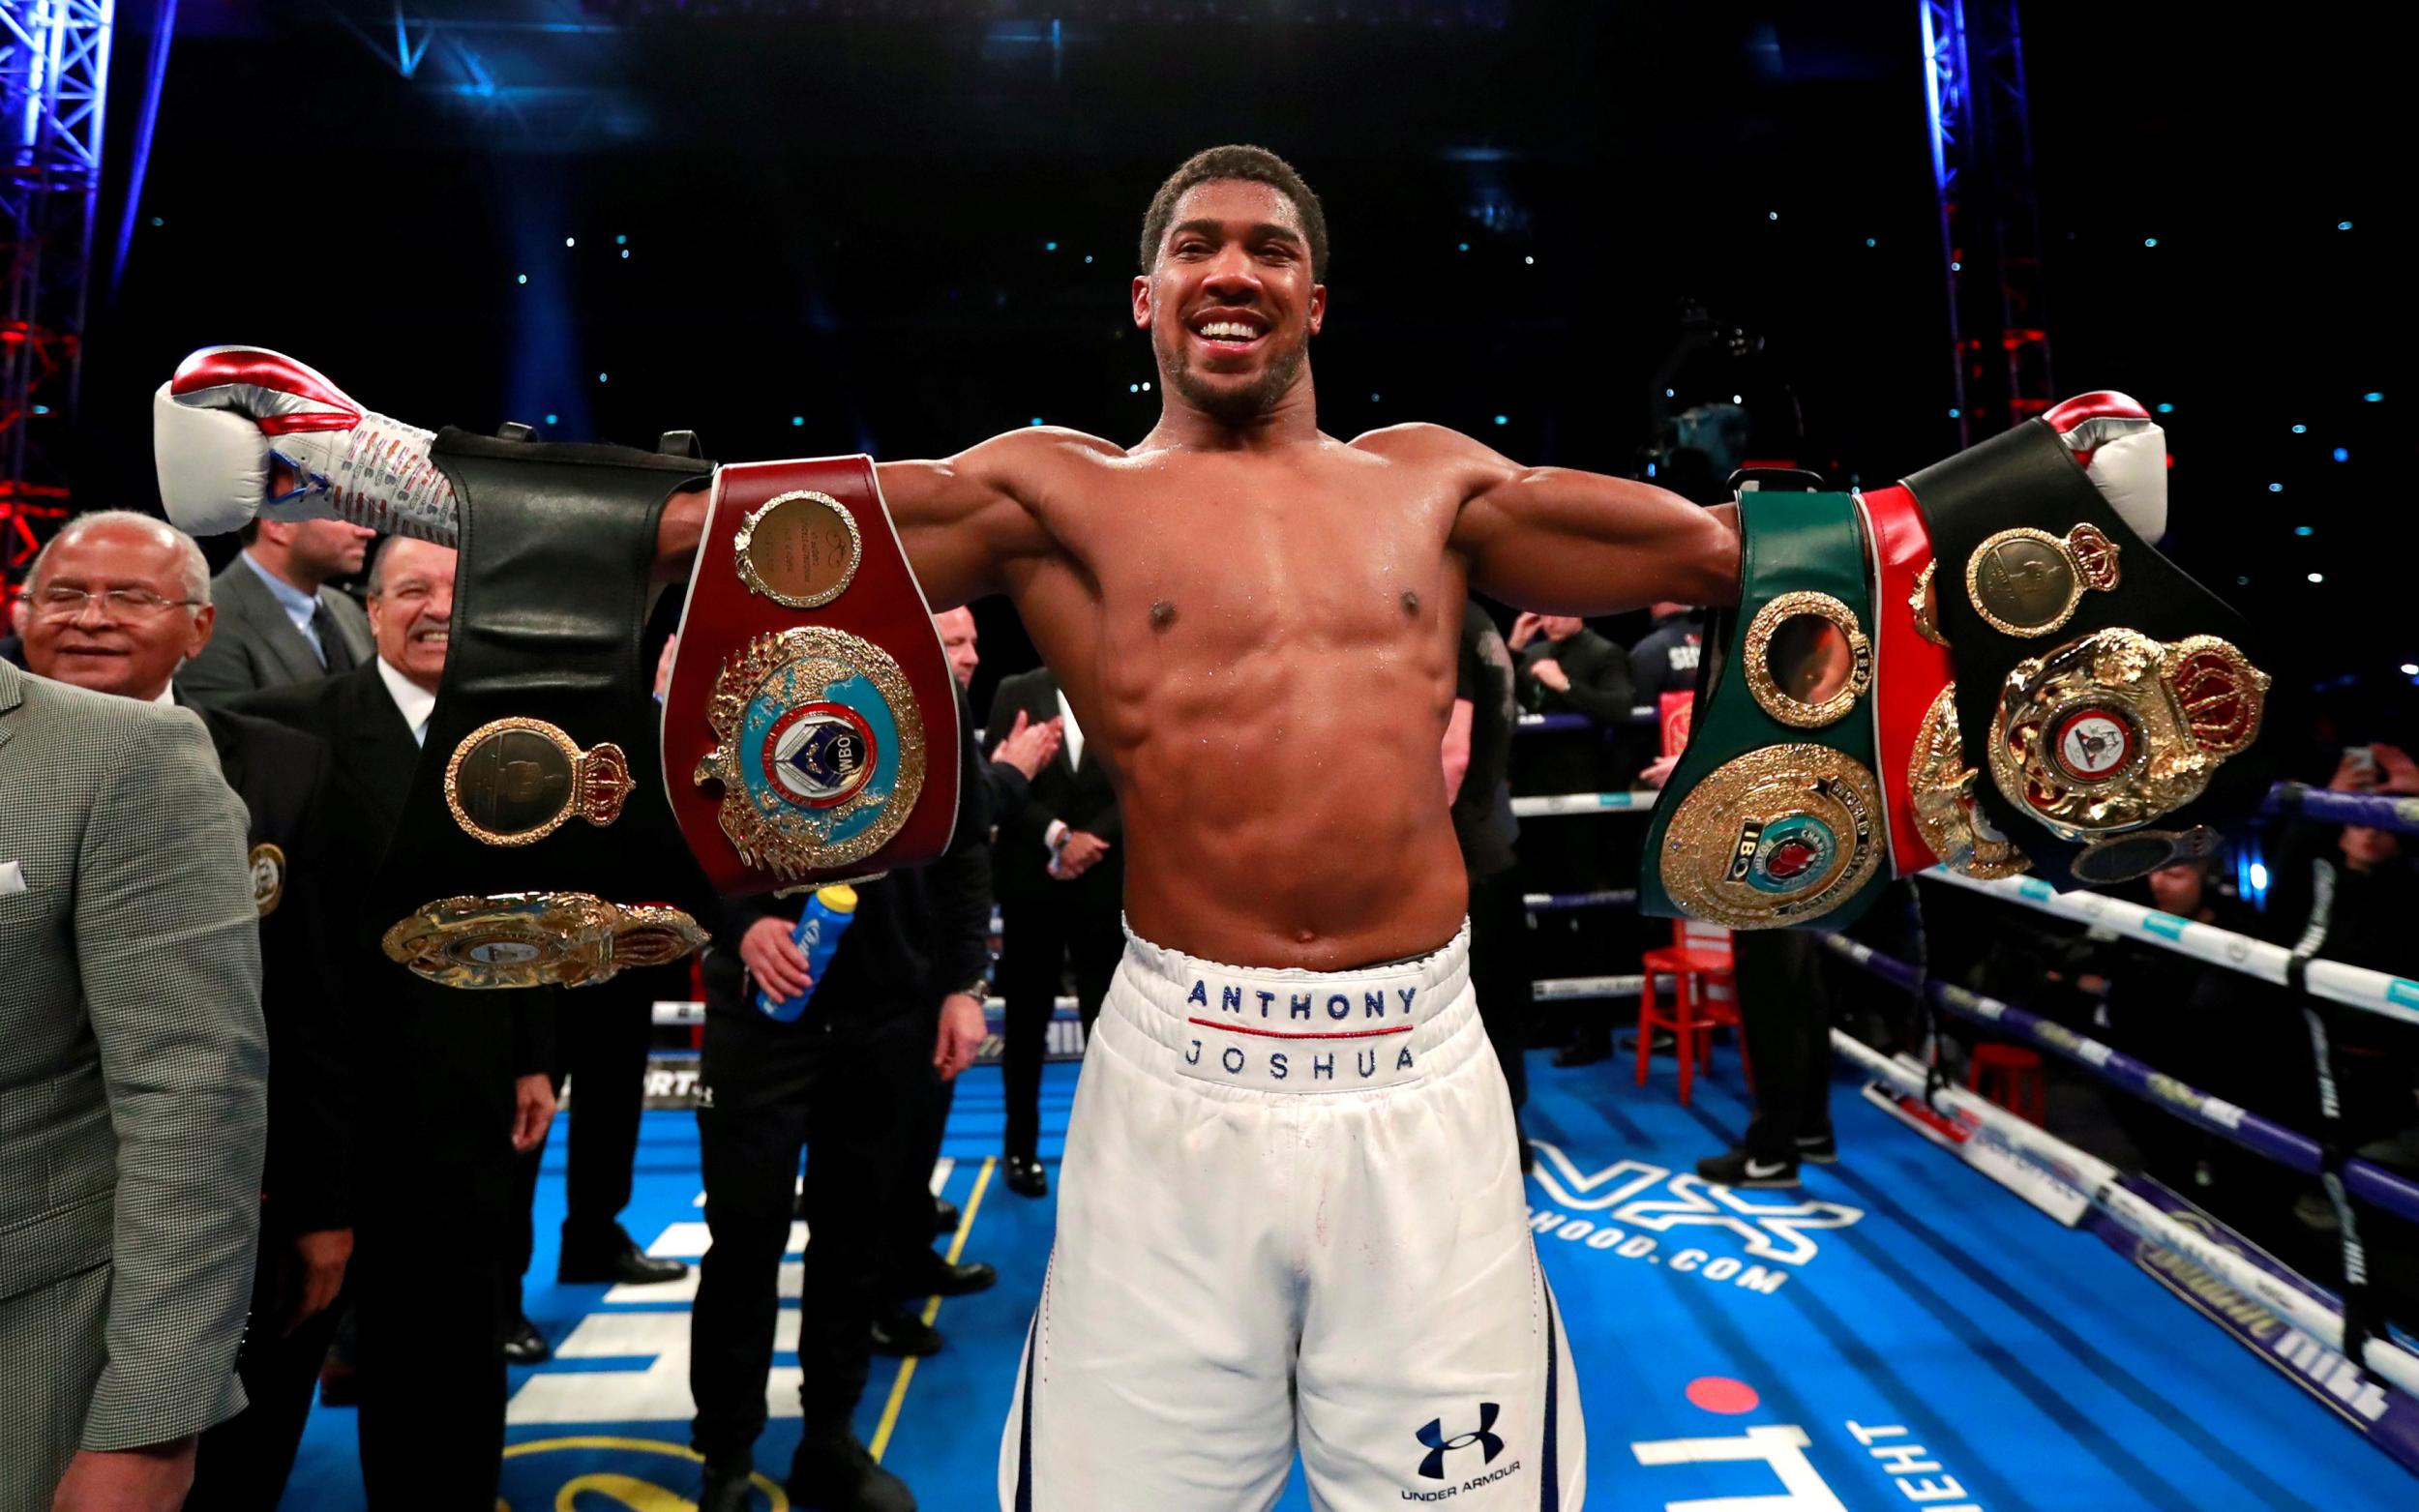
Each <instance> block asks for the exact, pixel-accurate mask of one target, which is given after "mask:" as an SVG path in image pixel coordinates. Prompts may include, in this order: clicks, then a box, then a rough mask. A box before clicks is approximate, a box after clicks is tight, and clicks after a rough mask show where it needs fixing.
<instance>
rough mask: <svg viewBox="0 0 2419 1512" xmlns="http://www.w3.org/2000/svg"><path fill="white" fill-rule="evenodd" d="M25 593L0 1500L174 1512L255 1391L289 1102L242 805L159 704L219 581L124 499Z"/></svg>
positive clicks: (8, 954) (5, 812)
mask: <svg viewBox="0 0 2419 1512" xmlns="http://www.w3.org/2000/svg"><path fill="white" fill-rule="evenodd" d="M29 588H30V592H29V593H28V595H27V599H26V603H27V607H28V612H27V613H26V615H25V616H24V629H25V650H26V654H27V659H28V661H29V662H30V663H31V664H32V666H33V667H34V668H35V669H36V670H37V671H39V672H41V673H43V674H44V675H41V676H31V675H28V674H27V673H25V672H22V671H19V670H17V669H16V668H15V667H13V666H9V665H6V664H0V792H5V793H7V794H8V799H7V802H6V804H5V805H0V983H6V984H7V988H6V990H5V991H0V1086H6V1087H8V1088H9V1093H8V1095H7V1096H6V1097H5V1098H0V1171H9V1172H11V1173H12V1179H10V1180H7V1181H0V1358H5V1359H7V1360H8V1361H9V1362H10V1365H11V1369H10V1372H9V1379H10V1386H9V1401H8V1407H7V1408H6V1410H4V1411H0V1506H8V1507H38V1506H48V1507H51V1508H53V1509H54V1512H75V1509H85V1508H91V1509H101V1508H107V1509H110V1512H150V1509H157V1512H171V1509H173V1508H176V1507H178V1506H181V1505H183V1504H184V1501H185V1495H186V1492H187V1490H188V1488H189V1487H190V1486H191V1485H192V1483H193V1478H194V1454H195V1446H196V1439H197V1438H198V1436H199V1435H200V1433H201V1431H202V1430H203V1429H206V1428H209V1427H211V1426H212V1425H213V1424H217V1423H220V1422H223V1421H224V1420H225V1419H227V1418H228V1417H231V1416H233V1415H234V1414H235V1413H236V1412H237V1411H239V1410H240V1409H241V1408H243V1406H244V1402H245V1397H244V1390H243V1388H242V1387H241V1386H240V1385H239V1384H238V1383H237V1380H236V1372H235V1362H236V1350H237V1345H238V1341H239V1340H240V1339H241V1338H242V1337H243V1333H244V1323H245V1316H246V1313H247V1301H248V1299H249V1298H250V1296H251V1295H252V1288H253V1271H254V1265H253V1260H254V1250H255V1245H256V1242H257V1235H258V1232H259V1224H260V1211H261V1208H260V1187H261V1151H262V1143H263V1131H264V1125H265V1121H266V1100H267V1093H266V1086H267V1075H268V1055H267V1049H268V1047H267V1037H266V1035H265V1033H264V1032H263V1028H262V1023H261V1011H260V947H259V942H258V934H259V931H258V925H257V922H256V921H257V917H258V915H257V911H256V909H255V907H254V888H253V885H252V883H251V881H250V880H249V879H248V877H247V875H246V867H245V846H244V830H245V815H244V809H243V806H242V805H241V804H239V803H238V802H237V801H236V798H235V795H234V793H232V792H231V791H229V790H228V788H227V785H226V784H225V783H224V781H222V780H221V778H220V775H219V763H218V762H217V761H216V760H215V759H213V757H212V755H211V749H210V742H209V738H208V736H207V735H206V734H205V733H204V732H203V729H202V726H201V725H200V724H199V723H198V722H196V721H195V719H194V716H193V715H191V714H188V713H185V712H182V711H180V710H177V709H174V708H169V707H161V706H159V705H164V704H165V703H167V702H168V695H167V680H168V673H169V672H170V671H172V670H173V669H174V667H176V666H177V664H178V663H179V662H181V661H182V660H183V659H184V658H185V657H186V656H187V655H189V654H191V652H192V651H193V650H194V649H196V648H197V647H198V646H199V645H200V644H201V643H202V642H204V641H206V640H207V639H208V637H209V634H210V623H211V618H212V615H211V611H210V605H209V578H208V577H207V575H206V574H205V573H204V572H203V570H202V563H201V555H200V553H199V552H198V551H197V550H194V547H193V543H192V542H191V541H190V540H187V539H186V538H184V537H183V536H181V535H179V534H177V533H176V532H175V531H173V530H171V529H169V527H168V526H166V525H165V524H164V523H162V522H161V521H159V520H155V519H147V518H146V517H143V516H139V515H126V514H107V515H93V516H85V517H83V518H81V519H76V520H73V521H71V522H70V523H69V524H68V526H67V527H66V528H65V529H64V530H62V531H61V532H60V534H59V535H58V536H57V537H56V538H54V539H53V540H52V541H51V543H50V545H49V546H48V547H47V548H45V550H44V552H43V554H42V555H41V557H39V558H38V559H37V560H36V562H35V564H34V570H33V576H32V578H31V581H30V583H29ZM71 684H73V685H76V686H70V685H71Z"/></svg>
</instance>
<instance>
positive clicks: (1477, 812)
mask: <svg viewBox="0 0 2419 1512" xmlns="http://www.w3.org/2000/svg"><path fill="white" fill-rule="evenodd" d="M1512 683H1513V674H1512V657H1511V651H1510V649H1509V648H1508V647H1507V646H1506V645H1505V644H1504V636H1503V632H1501V631H1499V630H1498V629H1496V627H1495V621H1494V619H1493V617H1491V616H1490V615H1489V614H1488V613H1487V611H1486V610H1485V609H1484V608H1480V607H1479V606H1478V604H1476V603H1475V602H1474V603H1471V604H1467V605H1465V606H1464V608H1463V613H1462V626H1461V651H1460V657H1459V662H1458V670H1457V671H1456V673H1455V674H1454V679H1453V697H1454V699H1455V700H1456V701H1460V700H1463V699H1467V700H1468V701H1469V703H1470V764H1469V766H1468V767H1467V769H1465V770H1464V772H1463V773H1462V781H1461V789H1460V791H1458V792H1456V793H1455V794H1454V795H1453V811H1452V812H1453V838H1454V840H1455V841H1457V842H1458V843H1459V844H1460V845H1461V860H1462V868H1463V870H1464V871H1465V872H1466V873H1468V875H1469V878H1470V985H1471V989H1472V991H1473V992H1474V993H1477V995H1478V1018H1479V1020H1480V1021H1481V1022H1482V1023H1485V1025H1486V1037H1487V1039H1488V1041H1489V1042H1490V1043H1492V1044H1493V1045H1494V1047H1495V1056H1496V1059H1497V1060H1498V1061H1500V1062H1501V1063H1502V1065H1503V1068H1504V1082H1505V1083H1506V1085H1507V1086H1508V1087H1509V1088H1510V1090H1511V1102H1512V1108H1513V1109H1514V1110H1515V1111H1517V1110H1518V1109H1520V1108H1522V1107H1524V1106H1526V1105H1527V1103H1528V1101H1529V1069H1528V1063H1527V1060H1526V1059H1525V1058H1524V1052H1526V1051H1527V1050H1528V1048H1529V1037H1530V1035H1531V1033H1532V1032H1534V1030H1535V1027H1536V1022H1537V1009H1536V999H1535V996H1534V992H1533V988H1532V986H1531V983H1530V979H1529V968H1528V960H1527V954H1528V953H1527V949H1526V946H1527V943H1528V942H1527V935H1528V932H1529V919H1528V908H1527V904H1526V903H1525V901H1524V900H1523V898H1522V895H1521V880H1520V874H1519V872H1518V871H1517V870H1516V865H1517V862H1518V859H1519V858H1518V856H1517V855H1516V854H1515V853H1514V851H1513V848H1512V846H1513V843H1514V842H1515V841H1516V840H1517V839H1518V838H1519V835H1520V823H1519V821H1518V820H1517V819H1515V818H1513V817H1512V809H1511V781H1510V772H1511V745H1512V726H1513V721H1514V720H1516V719H1517V718H1518V717H1519V704H1518V703H1517V701H1516V700H1515V698H1514V695H1513V689H1512Z"/></svg>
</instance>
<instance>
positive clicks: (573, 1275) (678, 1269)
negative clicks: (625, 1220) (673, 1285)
mask: <svg viewBox="0 0 2419 1512" xmlns="http://www.w3.org/2000/svg"><path fill="white" fill-rule="evenodd" d="M688 1273H689V1267H688V1266H687V1265H686V1264H684V1263H682V1262H681V1261H679V1260H657V1259H655V1258H654V1257H653V1256H651V1255H648V1254H647V1253H646V1252H645V1251H644V1250H642V1249H640V1248H639V1243H638V1241H637V1240H636V1239H633V1238H631V1237H630V1231H629V1230H626V1229H624V1228H622V1226H621V1225H619V1224H615V1225H613V1227H612V1230H610V1231H609V1232H608V1233H606V1235H605V1236H604V1237H602V1238H599V1239H573V1238H572V1237H571V1236H569V1235H568V1234H566V1235H565V1236H564V1238H563V1253H562V1258H561V1259H560V1260H556V1261H555V1262H554V1279H555V1280H556V1281H559V1282H562V1283H563V1284H564V1285H566V1286H574V1287H580V1286H594V1285H596V1284H598V1283H600V1282H603V1283H608V1284H611V1285H613V1286H622V1287H652V1286H656V1285H659V1284H661V1283H663V1282H667V1281H678V1280H679V1279H680V1278H681V1277H683V1276H685V1275H687V1274H688Z"/></svg>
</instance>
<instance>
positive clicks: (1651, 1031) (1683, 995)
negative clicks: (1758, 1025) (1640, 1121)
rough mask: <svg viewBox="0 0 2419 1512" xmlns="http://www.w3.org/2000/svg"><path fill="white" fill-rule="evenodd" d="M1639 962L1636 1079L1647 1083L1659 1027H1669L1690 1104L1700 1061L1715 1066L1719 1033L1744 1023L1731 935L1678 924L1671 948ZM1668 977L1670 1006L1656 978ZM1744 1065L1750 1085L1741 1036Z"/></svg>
mask: <svg viewBox="0 0 2419 1512" xmlns="http://www.w3.org/2000/svg"><path fill="white" fill-rule="evenodd" d="M1640 965H1641V968H1642V969H1643V970H1644V972H1645V974H1646V987H1645V990H1644V991H1643V992H1642V993H1639V995H1638V1075H1637V1083H1638V1085H1640V1086H1644V1085H1646V1071H1647V1062H1648V1059H1649V1058H1650V1057H1651V1056H1652V1054H1653V1053H1654V1048H1655V1031H1656V1030H1657V1029H1669V1030H1671V1031H1672V1038H1673V1039H1674V1040H1675V1041H1676V1042H1677V1044H1676V1049H1677V1050H1678V1052H1679V1054H1680V1106H1681V1107H1683V1108H1686V1107H1687V1106H1688V1099H1689V1096H1690V1094H1691V1091H1692V1089H1693V1087H1694V1084H1695V1080H1694V1079H1695V1075H1696V1070H1697V1067H1698V1065H1699V1064H1700V1063H1702V1064H1703V1065H1704V1066H1705V1067H1706V1068H1707V1069H1709V1070H1710V1069H1711V1068H1712V1066H1713V1061H1714V1031H1715V1030H1716V1029H1717V1028H1727V1029H1731V1030H1734V1031H1735V1030H1737V1029H1738V1027H1739V984H1738V978H1737V977H1735V976H1734V975H1733V974H1732V967H1731V958H1730V934H1729V932H1728V931H1726V930H1719V929H1716V928H1714V927H1712V926H1710V925H1702V924H1697V923H1695V922H1694V921H1689V922H1687V923H1683V924H1675V925H1674V926H1672V944H1671V946H1670V948H1668V949H1661V950H1650V951H1648V952H1647V953H1646V954H1645V956H1644V957H1643V958H1641V961H1640ZM1666 976H1668V977H1670V978H1671V979H1672V995H1673V999H1674V1000H1673V1003H1672V1006H1671V1007H1670V1008H1668V1009H1666V1008H1664V1007H1663V1006H1662V1004H1661V1002H1660V1000H1659V999H1658V997H1657V993H1656V991H1655V984H1656V983H1657V981H1658V980H1659V979H1661V978H1662V977H1666ZM1717 993H1718V995H1717ZM1739 1066H1740V1069H1741V1070H1742V1071H1744V1072H1746V1073H1747V1084H1748V1085H1749V1086H1753V1085H1754V1082H1755V1072H1754V1068H1753V1067H1752V1066H1749V1065H1748V1064H1747V1038H1746V1036H1745V1035H1744V1034H1742V1035H1740V1037H1739Z"/></svg>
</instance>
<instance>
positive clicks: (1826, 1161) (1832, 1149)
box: [1798, 1129, 1839, 1166]
mask: <svg viewBox="0 0 2419 1512" xmlns="http://www.w3.org/2000/svg"><path fill="white" fill-rule="evenodd" d="M1798 1159H1800V1160H1803V1161H1806V1162H1807V1163H1809V1164H1811V1165H1816V1166H1837V1165H1838V1164H1839V1136H1837V1135H1836V1134H1834V1133H1832V1132H1831V1131H1830V1130H1829V1129H1825V1130H1824V1131H1823V1132H1822V1133H1820V1134H1801V1135H1799V1136H1798Z"/></svg>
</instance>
